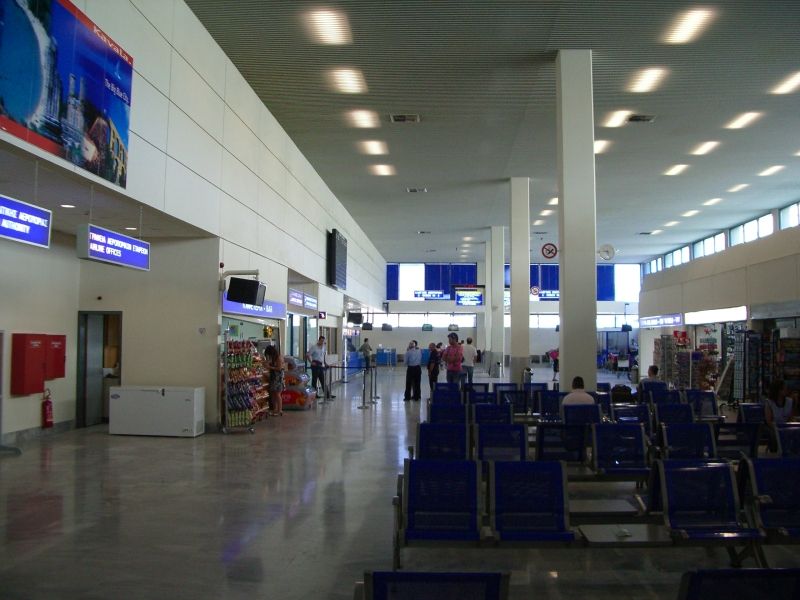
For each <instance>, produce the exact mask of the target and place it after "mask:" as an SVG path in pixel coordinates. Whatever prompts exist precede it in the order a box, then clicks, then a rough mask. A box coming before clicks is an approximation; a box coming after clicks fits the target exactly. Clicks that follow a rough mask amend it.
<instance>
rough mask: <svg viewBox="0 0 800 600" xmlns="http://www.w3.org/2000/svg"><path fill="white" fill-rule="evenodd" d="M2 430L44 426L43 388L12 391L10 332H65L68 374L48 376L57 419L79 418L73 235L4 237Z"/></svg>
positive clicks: (0, 244) (0, 265)
mask: <svg viewBox="0 0 800 600" xmlns="http://www.w3.org/2000/svg"><path fill="white" fill-rule="evenodd" d="M0 256H2V260H0V282H2V284H0V330H2V331H4V332H5V335H4V343H3V346H4V347H3V364H2V375H3V376H2V385H3V403H4V405H3V407H2V409H3V431H2V433H8V432H12V431H20V430H23V429H31V428H35V427H40V426H41V421H42V417H41V401H42V395H41V394H34V395H32V396H11V395H10V389H11V334H12V333H52V334H65V335H66V336H67V365H66V377H65V378H63V379H54V380H52V381H48V382H47V384H46V385H47V387H49V388H50V390H51V392H52V399H53V417H54V420H55V422H56V423H59V422H63V421H70V420H72V419H74V418H75V387H76V386H75V384H76V375H75V373H76V364H77V363H76V347H77V330H78V289H79V274H80V270H79V264H78V259H76V258H75V238H73V237H70V236H65V235H61V234H58V233H54V234H53V237H52V240H51V247H50V249H49V250H47V249H44V248H35V247H32V246H28V245H26V244H18V243H15V242H11V241H7V240H0Z"/></svg>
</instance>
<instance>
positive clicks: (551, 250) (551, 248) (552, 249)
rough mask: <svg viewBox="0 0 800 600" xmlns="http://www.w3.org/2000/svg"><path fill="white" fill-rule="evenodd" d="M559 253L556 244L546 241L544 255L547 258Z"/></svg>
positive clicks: (543, 248) (543, 247)
mask: <svg viewBox="0 0 800 600" xmlns="http://www.w3.org/2000/svg"><path fill="white" fill-rule="evenodd" d="M557 254H558V248H557V247H556V245H555V244H551V243H550V242H548V243H546V244H545V245H544V246H542V256H544V257H545V258H555V257H556V255H557Z"/></svg>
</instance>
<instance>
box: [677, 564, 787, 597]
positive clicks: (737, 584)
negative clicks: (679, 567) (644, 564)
mask: <svg viewBox="0 0 800 600" xmlns="http://www.w3.org/2000/svg"><path fill="white" fill-rule="evenodd" d="M718 598H725V599H728V598H735V599H736V600H764V598H769V600H797V598H800V569H714V570H699V571H690V572H689V573H684V574H683V577H682V578H681V587H680V591H679V592H678V600H716V599H718Z"/></svg>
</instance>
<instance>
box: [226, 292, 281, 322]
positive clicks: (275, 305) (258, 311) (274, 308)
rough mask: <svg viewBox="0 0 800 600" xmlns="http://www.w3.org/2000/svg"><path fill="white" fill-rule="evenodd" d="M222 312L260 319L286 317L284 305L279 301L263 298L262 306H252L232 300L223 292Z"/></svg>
mask: <svg viewBox="0 0 800 600" xmlns="http://www.w3.org/2000/svg"><path fill="white" fill-rule="evenodd" d="M222 312H224V313H228V314H231V315H245V316H248V317H259V318H262V319H284V318H286V305H285V304H282V303H280V302H271V301H269V300H264V304H263V305H262V306H254V305H252V304H243V303H241V302H232V301H231V300H228V299H227V298H226V297H225V294H222Z"/></svg>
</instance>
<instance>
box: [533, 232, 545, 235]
mask: <svg viewBox="0 0 800 600" xmlns="http://www.w3.org/2000/svg"><path fill="white" fill-rule="evenodd" d="M531 235H547V232H546V231H531Z"/></svg>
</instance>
